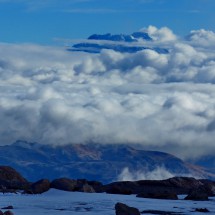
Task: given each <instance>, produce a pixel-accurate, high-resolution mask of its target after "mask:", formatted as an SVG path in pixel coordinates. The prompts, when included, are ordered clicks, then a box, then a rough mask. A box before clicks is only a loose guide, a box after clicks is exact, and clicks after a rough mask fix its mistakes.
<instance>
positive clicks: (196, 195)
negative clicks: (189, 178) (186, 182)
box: [184, 189, 208, 201]
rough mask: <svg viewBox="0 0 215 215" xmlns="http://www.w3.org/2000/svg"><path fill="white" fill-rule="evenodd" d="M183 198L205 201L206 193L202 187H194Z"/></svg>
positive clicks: (206, 198)
mask: <svg viewBox="0 0 215 215" xmlns="http://www.w3.org/2000/svg"><path fill="white" fill-rule="evenodd" d="M184 199H185V200H193V201H207V200H208V194H207V193H206V192H204V191H203V190H202V189H196V190H192V191H191V192H190V193H189V194H188V195H187V196H186V197H185V198H184Z"/></svg>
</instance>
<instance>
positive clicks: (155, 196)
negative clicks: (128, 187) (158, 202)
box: [137, 192, 178, 200]
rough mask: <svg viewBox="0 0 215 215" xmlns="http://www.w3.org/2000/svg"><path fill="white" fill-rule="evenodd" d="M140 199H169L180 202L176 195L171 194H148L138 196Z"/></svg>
mask: <svg viewBox="0 0 215 215" xmlns="http://www.w3.org/2000/svg"><path fill="white" fill-rule="evenodd" d="M137 197H139V198H150V199H169V200H178V196H177V195H176V194H175V193H169V192H146V193H140V194H138V195H137Z"/></svg>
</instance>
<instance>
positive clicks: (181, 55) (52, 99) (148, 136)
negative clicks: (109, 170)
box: [0, 27, 215, 158]
mask: <svg viewBox="0 0 215 215" xmlns="http://www.w3.org/2000/svg"><path fill="white" fill-rule="evenodd" d="M145 30H146V31H148V33H149V34H151V36H152V38H154V41H150V42H144V41H143V42H142V43H143V45H146V46H156V47H165V48H167V49H168V50H169V53H167V54H159V53H157V52H156V51H154V50H150V49H146V50H143V51H140V52H136V53H119V52H115V51H113V50H102V51H101V53H99V54H89V53H83V52H69V51H67V50H66V48H65V47H48V46H40V45H35V44H6V43H1V44H0V118H1V126H0V143H1V145H6V144H11V143H13V142H15V141H16V140H18V139H23V140H27V141H35V142H39V143H46V144H68V143H89V142H95V143H116V144H118V143H134V144H142V146H143V148H145V149H150V150H155V149H156V150H161V151H166V152H170V153H173V154H175V155H177V156H180V157H182V158H196V157H199V156H203V155H209V154H211V155H213V154H214V153H215V146H214V139H215V85H214V83H215V51H214V47H215V45H214V44H215V33H214V32H211V31H205V30H197V31H192V32H191V33H190V34H189V35H188V36H186V37H185V38H180V37H178V36H176V35H174V33H173V32H172V31H171V30H170V29H167V28H161V29H157V28H155V27H149V28H148V29H145ZM165 38H166V39H165Z"/></svg>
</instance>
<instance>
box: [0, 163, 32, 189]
mask: <svg viewBox="0 0 215 215" xmlns="http://www.w3.org/2000/svg"><path fill="white" fill-rule="evenodd" d="M27 187H29V183H28V181H27V180H26V179H25V178H24V177H22V175H21V174H19V173H18V172H17V171H16V170H15V169H13V168H11V167H9V166H0V191H1V192H8V191H9V190H12V191H15V190H16V189H19V190H23V189H25V188H27Z"/></svg>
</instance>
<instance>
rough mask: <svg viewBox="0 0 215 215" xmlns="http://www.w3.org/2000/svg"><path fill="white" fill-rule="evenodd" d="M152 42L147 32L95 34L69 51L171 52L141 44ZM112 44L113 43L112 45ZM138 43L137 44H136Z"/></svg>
mask: <svg viewBox="0 0 215 215" xmlns="http://www.w3.org/2000/svg"><path fill="white" fill-rule="evenodd" d="M143 41H145V42H151V41H153V39H152V38H151V37H150V36H149V34H148V33H146V32H141V31H140V32H134V33H132V34H131V35H128V34H115V35H112V34H110V33H107V34H93V35H91V36H89V37H88V39H87V40H86V41H85V42H81V43H77V44H74V45H73V46H72V47H71V48H68V50H69V51H82V52H88V53H100V52H101V50H103V49H110V50H114V51H117V52H122V53H135V52H138V51H142V50H145V49H151V50H154V51H156V52H158V53H160V54H167V53H168V52H169V51H168V50H167V49H165V48H160V47H149V46H146V45H145V44H144V46H143V44H141V42H143ZM110 42H111V43H110ZM135 42H136V43H135Z"/></svg>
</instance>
